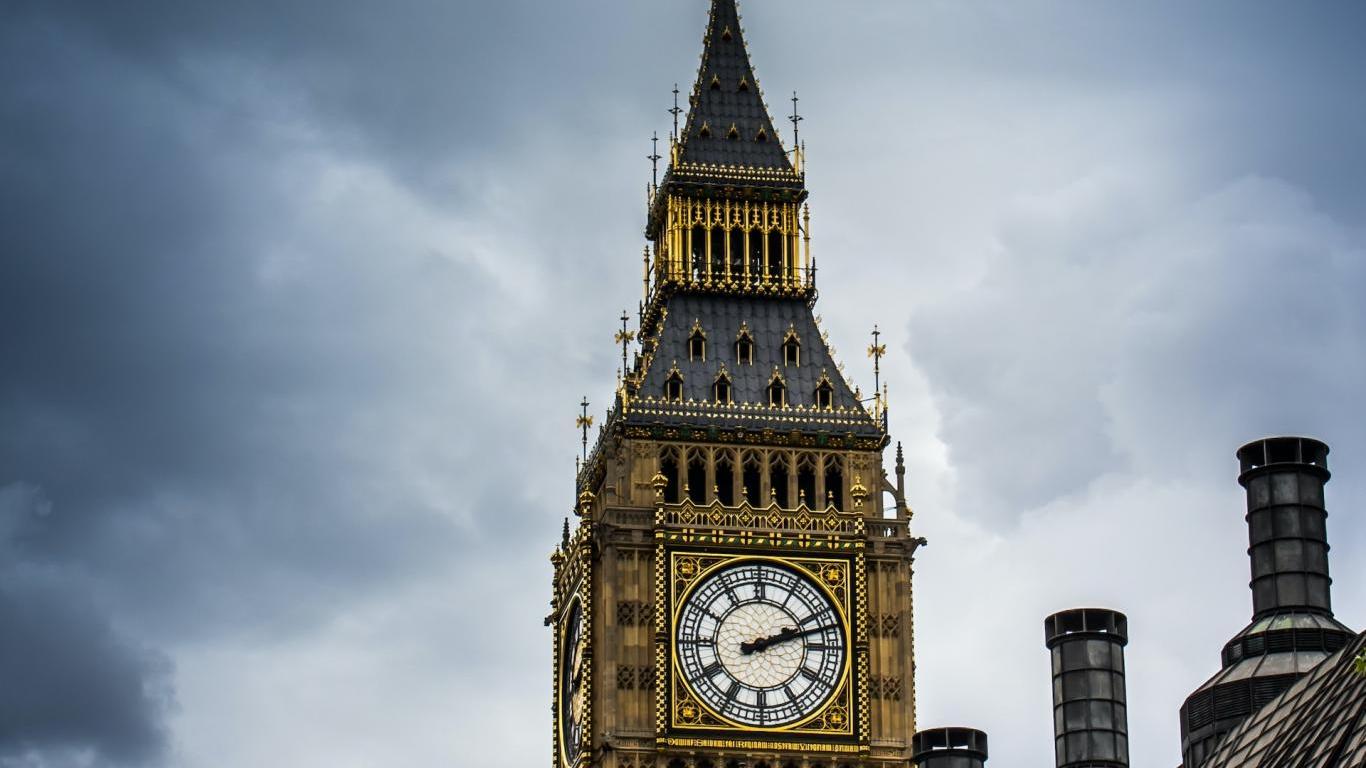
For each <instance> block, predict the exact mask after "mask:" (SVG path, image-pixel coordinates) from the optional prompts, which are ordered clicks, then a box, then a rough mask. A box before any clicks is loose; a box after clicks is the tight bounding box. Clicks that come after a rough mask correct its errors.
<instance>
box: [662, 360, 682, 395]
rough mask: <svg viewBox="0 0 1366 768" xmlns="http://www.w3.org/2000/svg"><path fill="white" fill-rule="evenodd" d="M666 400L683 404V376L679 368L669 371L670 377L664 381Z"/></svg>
mask: <svg viewBox="0 0 1366 768" xmlns="http://www.w3.org/2000/svg"><path fill="white" fill-rule="evenodd" d="M664 399H665V400H668V401H669V402H671V403H681V402H683V374H681V373H679V372H678V367H677V366H675V367H674V369H673V370H671V371H669V377H668V378H667V379H665V380H664Z"/></svg>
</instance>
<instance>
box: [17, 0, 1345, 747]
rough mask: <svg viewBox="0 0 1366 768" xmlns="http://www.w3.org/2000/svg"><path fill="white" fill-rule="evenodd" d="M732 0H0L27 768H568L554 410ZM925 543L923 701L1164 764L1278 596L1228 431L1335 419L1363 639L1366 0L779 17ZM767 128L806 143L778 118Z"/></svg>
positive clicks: (637, 229) (856, 357) (986, 6)
mask: <svg viewBox="0 0 1366 768" xmlns="http://www.w3.org/2000/svg"><path fill="white" fill-rule="evenodd" d="M706 7H707V3H706V2H705V0H671V1H670V2H667V3H661V2H650V3H643V2H638V1H637V0H585V1H584V2H543V1H542V2H534V1H533V0H500V2H492V3H490V2H480V3H476V2H469V1H465V2H462V1H461V0H439V1H438V0H403V1H398V0H391V1H390V2H384V3H380V2H363V1H362V0H328V1H327V2H323V1H322V0H272V1H271V2H263V1H262V0H237V1H236V2H214V3H207V2H190V1H189V0H174V1H172V0H125V1H124V2H118V3H112V2H72V1H62V0H47V1H46V2H39V1H38V0H7V1H6V2H4V3H3V4H0V768H58V767H61V768H65V767H66V766H92V767H94V766H98V767H99V768H105V767H106V766H108V767H113V766H121V767H141V766H147V767H149V768H152V767H156V766H177V767H179V766H184V767H185V768H218V767H220V766H259V767H260V768H275V767H276V766H278V767H280V768H284V767H286V766H288V767H290V768H295V767H297V766H318V767H320V768H321V767H323V766H326V767H327V768H369V767H370V766H389V767H394V768H401V767H412V768H419V767H425V766H436V765H481V766H491V767H493V768H502V767H504V766H507V767H508V768H511V767H512V766H527V765H543V764H545V762H546V761H547V760H548V759H549V755H550V738H549V737H550V711H549V699H550V690H551V679H550V674H551V673H550V658H549V657H550V649H551V638H550V635H549V633H548V631H547V630H545V629H544V628H543V627H542V626H541V618H542V617H543V616H544V614H545V613H546V611H547V601H548V599H549V563H548V560H547V555H548V554H549V552H550V550H551V548H552V547H553V546H554V544H555V543H556V541H557V540H558V537H559V529H560V520H561V518H562V517H563V516H564V515H565V514H566V513H568V511H569V510H570V507H571V505H572V503H573V500H574V499H573V470H574V457H575V456H576V455H577V453H578V451H579V444H578V434H577V433H576V431H575V430H574V427H573V424H574V421H573V417H574V415H575V413H576V411H577V403H578V401H579V399H580V398H581V397H583V396H584V395H585V394H587V396H588V398H589V399H590V400H591V401H592V402H593V404H594V405H593V408H594V410H595V411H600V409H602V408H603V407H605V406H606V404H607V403H608V401H609V397H610V393H611V391H612V387H613V381H614V374H615V370H616V365H617V362H616V361H617V360H618V355H619V350H618V348H616V347H614V346H613V344H612V332H613V330H614V327H615V325H616V317H617V316H618V315H619V314H620V310H621V308H625V307H629V308H631V309H632V310H634V308H635V306H636V302H637V300H638V299H639V294H640V250H641V246H642V244H643V243H642V239H641V229H642V227H643V222H644V218H643V205H644V193H645V185H646V183H647V181H648V180H649V164H648V161H647V160H646V159H645V157H646V155H648V154H649V146H650V145H649V142H648V138H649V136H650V133H651V132H652V131H659V132H661V133H666V132H667V130H668V128H669V117H668V115H667V113H666V112H665V110H666V108H667V107H668V106H669V104H670V98H671V96H670V93H669V91H670V89H671V88H672V86H673V84H674V83H675V82H679V83H681V84H683V86H682V87H683V88H684V89H686V88H687V87H688V86H689V84H690V83H691V81H692V79H693V77H694V76H695V69H696V66H697V56H698V53H699V51H700V49H701V35H702V30H703V26H704V24H705V19H706ZM742 11H743V12H744V13H745V21H746V30H747V34H748V41H749V45H750V50H751V53H752V54H753V56H754V60H755V65H756V67H757V70H758V74H759V76H760V78H761V84H762V85H763V86H764V88H765V89H766V94H767V97H768V99H769V101H770V104H771V105H772V106H773V110H774V111H775V112H776V113H778V114H779V115H781V114H784V113H785V112H786V110H787V109H788V107H789V105H788V103H787V102H786V101H785V98H786V97H787V96H788V95H789V94H790V93H791V92H792V90H793V89H797V90H799V91H800V92H801V95H802V101H801V111H802V114H803V115H805V117H806V120H805V121H804V122H803V123H802V128H803V132H802V137H803V139H805V140H806V142H807V144H808V152H809V159H810V165H809V175H808V184H809V186H810V189H811V191H812V195H811V208H812V229H813V234H814V237H813V241H812V250H813V253H814V254H815V255H816V256H817V258H818V260H819V263H820V266H821V284H820V289H821V299H820V303H819V305H818V307H817V312H818V313H819V314H821V315H822V316H823V318H824V322H825V327H826V328H827V329H828V330H829V331H830V337H831V341H832V342H833V343H834V344H835V346H836V348H837V350H838V351H839V352H838V356H839V358H840V359H842V360H843V361H844V362H845V363H846V364H847V366H848V372H849V374H850V376H851V378H853V380H854V381H856V382H861V383H862V384H863V386H864V388H865V389H866V388H868V387H869V386H870V385H871V378H872V375H871V370H870V366H869V364H868V360H867V359H866V358H865V357H864V355H863V353H862V350H863V349H864V348H865V347H866V345H867V343H868V341H869V339H868V336H867V334H868V331H869V330H871V328H872V326H873V324H874V323H877V324H879V325H880V327H881V328H882V330H883V331H884V332H885V335H884V336H883V339H884V341H886V342H887V343H888V348H889V354H888V357H887V358H886V359H885V360H884V363H883V366H884V380H887V381H890V383H891V404H892V412H891V413H892V418H891V427H892V430H893V435H894V438H896V439H898V440H901V441H903V442H904V443H905V446H906V451H907V460H908V465H909V501H910V503H911V505H912V507H914V509H915V521H914V525H915V528H916V529H917V533H918V534H919V535H924V536H927V537H928V538H929V540H930V546H929V547H928V548H927V549H924V550H921V553H920V555H919V557H918V560H917V569H916V609H917V613H916V646H917V654H918V655H917V663H918V669H919V679H918V703H919V714H920V725H921V727H929V726H934V725H950V724H963V725H971V726H974V727H978V728H981V729H983V730H986V731H987V732H988V733H989V734H990V736H991V743H992V749H993V757H992V759H991V763H990V764H991V765H994V766H997V768H1013V767H1016V766H1018V767H1020V768H1024V767H1025V766H1041V765H1051V761H1052V742H1051V730H1050V729H1051V712H1050V704H1049V696H1050V694H1049V688H1048V660H1047V655H1046V652H1045V650H1044V648H1043V629H1042V621H1043V618H1044V616H1046V615H1047V614H1048V613H1051V612H1052V611H1055V610H1059V609H1062V608H1069V607H1073V606H1077V605H1084V604H1095V605H1102V606H1109V607H1114V608H1118V609H1120V610H1123V611H1125V612H1127V613H1128V615H1129V618H1130V622H1131V635H1132V642H1131V644H1130V646H1129V648H1128V661H1129V669H1130V677H1129V679H1130V687H1129V703H1130V728H1131V731H1132V733H1133V747H1132V756H1133V763H1134V765H1136V766H1171V765H1175V764H1176V763H1177V762H1178V761H1179V736H1178V718H1177V711H1178V708H1179V706H1180V704H1181V701H1182V700H1183V699H1184V697H1185V696H1186V694H1188V693H1189V692H1190V691H1191V690H1193V689H1194V688H1195V687H1196V686H1197V685H1199V684H1200V683H1201V682H1202V681H1203V680H1204V679H1205V678H1206V677H1208V676H1209V675H1210V674H1212V673H1213V672H1214V671H1215V670H1216V669H1217V666H1218V652H1219V649H1220V647H1221V646H1222V644H1223V642H1224V641H1225V640H1227V639H1228V638H1229V637H1231V636H1232V635H1233V634H1234V633H1235V632H1237V631H1238V630H1239V629H1241V628H1242V626H1243V624H1244V623H1245V622H1246V621H1247V619H1248V618H1249V616H1250V613H1251V599H1250V594H1249V591H1248V589H1247V586H1246V585H1247V579H1248V566H1247V558H1246V554H1245V548H1246V531H1245V527H1244V522H1243V519H1242V516H1243V501H1242V492H1241V489H1240V488H1239V487H1238V485H1237V483H1236V481H1235V477H1236V473H1237V465H1236V462H1235V460H1234V457H1233V451H1234V450H1235V449H1236V448H1237V447H1238V446H1239V445H1241V444H1242V443H1243V442H1245V441H1247V440H1250V439H1253V438H1256V437H1260V436H1263V435H1266V434H1273V433H1294V434H1308V435H1313V436H1316V437H1319V438H1321V439H1323V440H1325V441H1326V442H1328V443H1329V444H1330V445H1331V447H1332V449H1333V453H1332V455H1331V457H1330V466H1331V467H1332V469H1333V471H1334V472H1335V473H1336V477H1335V478H1334V479H1333V481H1332V482H1331V483H1330V484H1329V487H1328V503H1329V511H1330V518H1329V535H1330V540H1331V542H1332V543H1333V544H1334V549H1333V553H1332V556H1331V559H1332V570H1333V574H1334V576H1335V582H1336V584H1335V586H1336V589H1335V591H1334V596H1335V598H1336V600H1335V607H1336V609H1337V614H1338V617H1339V618H1340V619H1341V620H1343V621H1344V622H1346V623H1347V624H1349V625H1350V626H1353V627H1355V628H1358V629H1360V628H1362V627H1363V625H1366V586H1363V585H1366V515H1364V514H1363V501H1366V418H1364V417H1366V405H1363V402H1362V397H1361V394H1362V392H1363V391H1366V143H1364V142H1366V139H1364V138H1363V137H1366V98H1363V97H1362V94H1363V93H1366V47H1363V46H1362V44H1361V40H1362V35H1363V33H1364V32H1366V5H1363V4H1361V3H1355V2H1340V3H1329V2H1319V3H1308V4H1298V3H1297V4H1290V3H1279V4H1272V3H1262V2H1242V1H1232V0H1231V1H1230V2H1201V3H1189V2H1141V3H1140V2H1131V3H1120V2H1069V3H1045V2H1010V3H976V2H961V1H959V0H953V1H948V0H945V1H943V2H921V1H919V0H917V1H916V2H905V1H904V0H898V1H897V2H891V1H890V0H889V1H888V2H882V3H875V2H871V1H870V0H867V1H865V0H857V1H855V0H840V2H823V3H817V2H795V1H794V0H748V1H747V2H745V3H744V5H743V7H742ZM779 122H780V124H781V125H786V124H785V123H782V122H781V121H779Z"/></svg>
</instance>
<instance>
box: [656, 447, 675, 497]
mask: <svg viewBox="0 0 1366 768" xmlns="http://www.w3.org/2000/svg"><path fill="white" fill-rule="evenodd" d="M659 474H661V475H663V476H664V502H665V503H666V504H677V503H678V499H679V493H678V488H679V486H678V455H677V454H675V453H674V452H673V450H669V451H666V452H665V453H664V454H663V455H662V456H660V458H659Z"/></svg>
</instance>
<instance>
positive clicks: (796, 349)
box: [783, 326, 802, 365]
mask: <svg viewBox="0 0 1366 768" xmlns="http://www.w3.org/2000/svg"><path fill="white" fill-rule="evenodd" d="M801 364H802V341H801V339H800V338H799V337H798V336H797V329H796V328H793V327H792V326H788V329H787V335H786V336H784V337H783V365H801Z"/></svg>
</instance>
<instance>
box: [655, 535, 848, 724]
mask: <svg viewBox="0 0 1366 768" xmlns="http://www.w3.org/2000/svg"><path fill="white" fill-rule="evenodd" d="M675 647H676V649H677V659H678V664H679V668H680V671H681V673H682V677H683V680H684V681H685V683H686V684H687V686H688V688H689V689H691V691H692V693H693V695H694V696H696V697H697V698H698V699H699V700H700V701H701V702H703V703H704V704H706V705H707V706H708V707H709V708H710V709H711V710H712V711H713V712H714V713H716V714H717V715H719V716H720V717H722V718H723V719H726V720H729V721H731V722H734V723H737V724H740V725H745V726H755V727H764V728H774V727H781V726H784V725H790V724H792V723H795V722H797V721H800V720H802V719H804V718H806V717H808V716H809V715H812V714H814V713H816V712H817V711H818V710H820V708H821V707H822V705H824V704H825V703H826V702H827V701H828V700H829V699H830V697H831V695H833V694H834V692H835V690H836V689H837V688H838V687H839V683H840V680H841V678H842V676H843V674H844V669H845V659H846V656H847V652H846V648H847V642H846V632H845V627H844V622H843V619H842V616H841V614H840V612H839V610H838V609H837V608H836V607H835V604H834V602H833V601H832V600H831V599H830V597H829V595H828V594H827V593H826V592H825V591H824V590H822V589H821V588H820V587H818V586H816V584H815V583H814V582H813V581H812V580H811V579H809V578H808V577H806V576H804V575H801V574H798V573H797V572H796V571H792V570H789V569H787V568H784V567H781V566H779V565H776V564H773V563H769V562H764V561H744V562H741V563H738V564H734V565H729V566H725V567H722V568H720V569H718V570H716V571H714V572H712V573H711V574H709V575H707V576H704V577H703V578H702V579H701V580H700V581H699V582H698V583H697V584H696V585H695V586H694V587H693V588H692V590H691V592H689V593H688V596H687V598H686V599H685V602H684V604H683V605H682V606H681V608H680V609H679V612H678V624H677V637H676V638H675Z"/></svg>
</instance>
